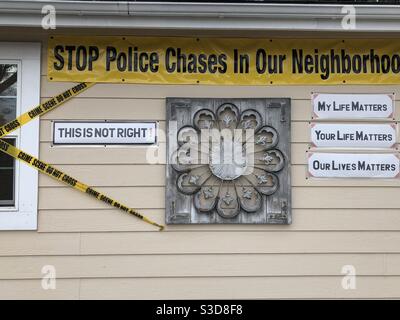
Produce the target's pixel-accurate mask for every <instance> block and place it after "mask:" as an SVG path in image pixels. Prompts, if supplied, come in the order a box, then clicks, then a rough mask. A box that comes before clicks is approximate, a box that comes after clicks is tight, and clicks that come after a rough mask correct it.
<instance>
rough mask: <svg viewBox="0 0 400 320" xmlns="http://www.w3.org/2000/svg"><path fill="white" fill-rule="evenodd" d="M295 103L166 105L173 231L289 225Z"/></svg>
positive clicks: (184, 101)
mask: <svg viewBox="0 0 400 320" xmlns="http://www.w3.org/2000/svg"><path fill="white" fill-rule="evenodd" d="M290 110H291V108H290V99H288V98H273V99H267V98H254V99H253V98H245V99H220V98H218V99H213V98H193V99H191V98H168V99H167V117H166V119H167V123H166V127H167V166H166V221H167V223H168V224H198V223H201V224H211V223H213V224H218V223H220V224H230V223H234V224H240V223H243V224H290V223H291V220H292V218H291V184H290V136H291V135H290V120H291V119H290V118H291V117H290Z"/></svg>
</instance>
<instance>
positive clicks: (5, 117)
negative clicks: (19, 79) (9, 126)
mask: <svg viewBox="0 0 400 320" xmlns="http://www.w3.org/2000/svg"><path fill="white" fill-rule="evenodd" d="M16 117H17V98H0V126H1V125H4V124H6V123H8V122H10V121H11V120H14V119H15V118H16Z"/></svg>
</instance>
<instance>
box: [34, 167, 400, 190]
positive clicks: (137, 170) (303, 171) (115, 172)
mask: <svg viewBox="0 0 400 320" xmlns="http://www.w3.org/2000/svg"><path fill="white" fill-rule="evenodd" d="M58 168H59V169H61V170H63V171H64V172H66V173H68V174H70V175H72V176H74V177H76V178H77V179H79V180H82V181H83V182H86V183H88V184H90V185H91V186H93V187H135V186H164V185H165V165H163V164H156V165H145V164H137V165H129V164H126V165H59V166H58ZM291 179H292V186H293V187H380V186H392V187H399V186H400V180H399V179H372V180H371V179H317V178H307V166H306V165H292V166H291ZM39 186H40V187H42V188H43V187H45V188H49V187H51V188H68V186H66V185H65V184H62V183H60V182H58V181H56V180H54V179H52V178H50V177H48V176H45V175H40V176H39Z"/></svg>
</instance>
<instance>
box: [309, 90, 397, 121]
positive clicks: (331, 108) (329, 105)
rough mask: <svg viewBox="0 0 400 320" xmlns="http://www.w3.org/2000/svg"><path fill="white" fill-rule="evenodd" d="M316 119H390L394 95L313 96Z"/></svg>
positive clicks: (329, 94)
mask: <svg viewBox="0 0 400 320" xmlns="http://www.w3.org/2000/svg"><path fill="white" fill-rule="evenodd" d="M312 107H313V118H314V119H389V118H392V117H393V115H394V95H393V94H339V93H314V94H312Z"/></svg>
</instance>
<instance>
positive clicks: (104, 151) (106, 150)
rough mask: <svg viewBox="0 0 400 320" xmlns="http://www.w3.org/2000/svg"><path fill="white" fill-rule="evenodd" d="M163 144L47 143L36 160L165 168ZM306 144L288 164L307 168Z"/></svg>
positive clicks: (296, 148)
mask: <svg viewBox="0 0 400 320" xmlns="http://www.w3.org/2000/svg"><path fill="white" fill-rule="evenodd" d="M132 148H134V152H133V151H132ZM165 150H166V146H165V143H159V144H158V147H154V146H152V147H144V146H138V147H132V146H130V147H115V146H108V147H68V146H52V145H51V144H50V143H48V142H42V143H40V158H41V159H42V160H44V161H47V162H49V163H51V164H54V165H56V164H115V165H121V164H156V163H158V164H165V163H166V162H165V161H166V151H165ZM312 151H315V150H313V149H310V147H309V144H307V143H292V145H291V164H294V165H299V164H302V165H305V164H307V152H312Z"/></svg>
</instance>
